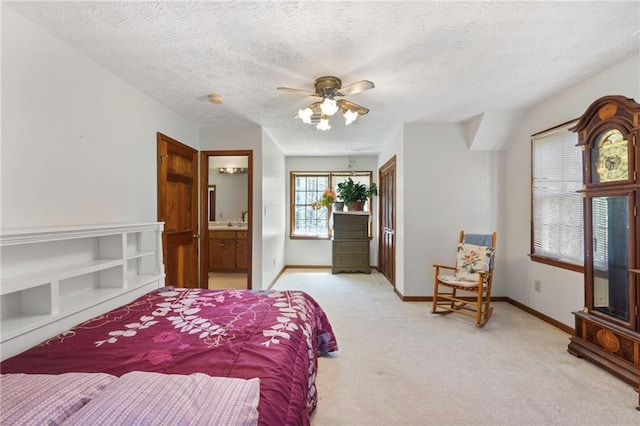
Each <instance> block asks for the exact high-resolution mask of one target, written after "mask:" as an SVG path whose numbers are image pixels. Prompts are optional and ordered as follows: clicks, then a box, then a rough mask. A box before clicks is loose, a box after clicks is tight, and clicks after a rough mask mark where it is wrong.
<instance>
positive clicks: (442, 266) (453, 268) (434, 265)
mask: <svg viewBox="0 0 640 426" xmlns="http://www.w3.org/2000/svg"><path fill="white" fill-rule="evenodd" d="M433 267H434V268H442V269H451V270H452V271H455V269H456V267H455V266H447V265H438V264H437V263H434V264H433Z"/></svg>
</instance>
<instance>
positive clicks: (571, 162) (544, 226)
mask: <svg viewBox="0 0 640 426" xmlns="http://www.w3.org/2000/svg"><path fill="white" fill-rule="evenodd" d="M574 124H575V121H572V122H570V123H565V124H563V125H560V126H558V127H555V128H553V129H550V130H547V131H544V132H542V133H538V134H536V135H533V136H532V140H531V151H532V155H531V174H532V176H531V202H532V206H531V216H532V217H531V224H532V230H531V237H532V238H531V258H532V260H535V261H538V262H542V263H548V264H551V265H555V266H559V267H562V268H566V269H572V270H575V271H580V272H581V271H582V270H583V265H584V250H583V226H582V223H583V217H582V196H581V194H580V193H579V192H578V191H579V190H580V189H581V187H582V151H581V150H580V148H579V147H578V146H576V145H577V143H578V135H577V134H576V133H574V132H572V131H570V130H569V128H570V127H571V126H572V125H574Z"/></svg>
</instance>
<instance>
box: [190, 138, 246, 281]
mask: <svg viewBox="0 0 640 426" xmlns="http://www.w3.org/2000/svg"><path fill="white" fill-rule="evenodd" d="M200 155H201V157H200V166H201V167H200V170H201V172H200V183H201V184H200V188H201V202H200V209H201V211H200V218H201V226H200V229H201V230H202V239H201V241H200V253H201V256H200V278H201V284H200V287H201V288H210V289H229V288H237V289H250V288H251V276H252V274H251V271H252V261H251V259H252V247H253V236H252V229H253V226H252V220H253V215H252V214H251V213H252V204H253V203H252V199H253V178H252V177H253V151H251V150H237V151H236V150H225V151H202V152H201V153H200Z"/></svg>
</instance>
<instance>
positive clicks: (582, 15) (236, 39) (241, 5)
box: [5, 1, 640, 155]
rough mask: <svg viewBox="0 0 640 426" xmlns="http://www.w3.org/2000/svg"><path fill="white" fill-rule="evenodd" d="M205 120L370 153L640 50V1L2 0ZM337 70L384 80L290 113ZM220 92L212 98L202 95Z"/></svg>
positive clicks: (287, 142)
mask: <svg viewBox="0 0 640 426" xmlns="http://www.w3.org/2000/svg"><path fill="white" fill-rule="evenodd" d="M5 4H7V5H9V6H10V7H11V8H13V9H14V10H16V11H18V12H19V13H21V14H23V15H24V16H25V17H27V18H28V19H30V20H31V21H33V22H35V23H36V24H38V25H39V26H41V27H43V28H44V29H46V30H47V31H48V32H50V33H51V34H53V35H54V36H56V37H58V38H60V39H61V40H63V41H64V42H66V43H68V44H69V45H71V46H72V47H73V48H75V49H76V50H77V51H79V52H80V53H82V54H83V55H85V56H87V57H89V58H91V59H92V60H93V61H95V62H96V63H98V64H100V65H102V66H104V67H105V68H107V69H109V70H110V71H111V72H113V73H114V74H115V75H117V76H119V77H120V78H122V79H123V80H125V81H127V82H128V83H130V84H131V85H133V86H135V87H137V88H138V89H139V90H141V91H143V92H145V93H146V94H148V95H149V96H150V97H152V98H154V99H156V100H157V101H158V102H160V103H161V104H163V105H165V106H167V107H168V108H170V109H171V110H173V111H175V112H176V113H178V114H179V115H181V116H182V117H184V118H185V119H187V120H189V121H190V122H192V123H194V124H195V125H197V126H198V127H219V126H222V127H235V126H247V125H259V126H262V127H263V129H264V130H265V131H266V132H267V133H268V134H269V135H271V137H272V138H273V139H274V140H275V142H276V143H277V144H278V145H279V146H280V147H281V148H282V150H283V151H284V152H285V154H287V155H318V154H320V155H338V154H352V153H358V154H365V153H376V152H377V151H378V150H379V148H380V146H381V145H383V144H384V143H386V142H387V141H388V140H389V138H390V137H391V135H393V134H394V133H395V132H396V131H397V130H398V129H400V127H401V126H402V124H403V123H428V122H459V121H466V120H468V119H470V118H472V117H475V116H478V115H479V114H482V113H491V112H493V111H511V110H520V109H524V108H527V107H529V106H532V105H535V104H536V103H538V102H540V101H541V100H544V99H545V98H547V97H549V96H550V95H552V94H553V93H555V92H557V91H558V90H562V89H563V88H566V87H569V86H571V85H573V84H575V83H578V82H580V81H582V80H585V79H587V78H589V77H591V76H593V75H595V74H597V73H598V72H600V71H603V70H604V69H606V68H608V67H609V66H611V65H613V64H615V63H617V62H619V61H621V60H623V59H626V58H629V57H631V56H633V55H634V54H637V53H638V52H639V51H640V33H639V32H638V29H639V28H640V2H638V1H631V2H610V1H606V2H590V1H585V2H576V1H573V2H427V1H421V2H406V1H405V2H398V1H393V2H373V1H367V2H285V1H261V2H240V1H234V2H227V1H218V2H195V1H191V2H153V1H152V2H133V1H131V2H104V1H103V2H75V1H74V2H5ZM323 75H335V76H337V77H339V78H341V79H342V81H343V84H344V85H347V84H350V83H353V82H356V81H359V80H363V79H367V80H371V81H373V82H374V83H375V85H376V87H375V88H374V89H372V90H369V91H367V92H363V93H359V94H355V95H353V96H350V97H348V98H347V99H348V100H350V101H352V102H355V103H357V104H360V105H362V106H365V107H367V108H369V109H370V110H371V111H370V112H369V114H368V115H366V116H363V117H360V118H359V119H358V120H356V122H355V123H353V124H351V125H350V126H348V127H346V126H345V125H344V122H343V119H342V117H337V116H336V117H335V118H333V119H332V123H331V124H332V129H331V130H329V131H326V132H321V131H319V130H316V129H315V126H311V125H306V124H303V123H302V122H301V121H300V120H296V119H294V118H293V116H294V114H295V113H296V111H297V110H298V109H299V108H303V107H305V106H306V105H308V104H310V103H311V102H312V101H314V99H315V98H312V97H305V96H303V95H297V94H292V93H284V92H279V91H277V90H276V87H278V86H287V87H294V88H300V89H304V90H309V91H313V81H314V79H315V78H317V77H319V76H323ZM210 93H218V94H221V95H222V96H224V103H223V104H221V105H214V104H212V103H209V102H208V101H207V95H208V94H210Z"/></svg>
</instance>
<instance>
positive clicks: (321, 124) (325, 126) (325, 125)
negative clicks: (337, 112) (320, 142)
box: [316, 114, 331, 131]
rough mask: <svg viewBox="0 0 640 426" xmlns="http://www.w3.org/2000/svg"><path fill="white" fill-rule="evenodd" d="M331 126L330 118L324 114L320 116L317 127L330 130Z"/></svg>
mask: <svg viewBox="0 0 640 426" xmlns="http://www.w3.org/2000/svg"><path fill="white" fill-rule="evenodd" d="M330 128H331V126H330V125H329V118H328V117H326V116H325V115H324V114H323V115H322V117H320V122H319V123H318V124H317V125H316V129H318V130H322V131H325V130H329V129H330Z"/></svg>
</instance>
